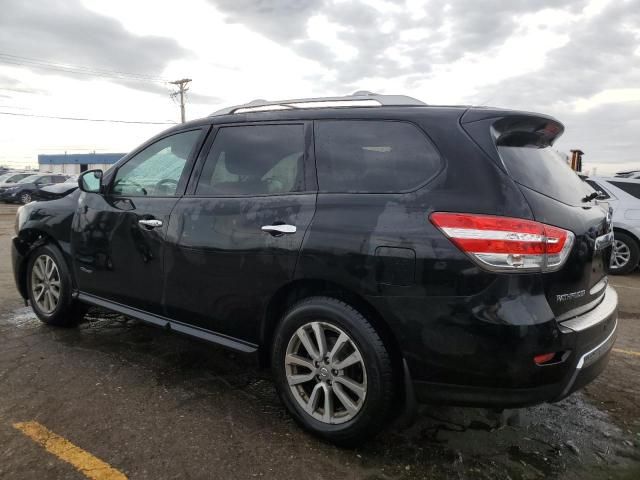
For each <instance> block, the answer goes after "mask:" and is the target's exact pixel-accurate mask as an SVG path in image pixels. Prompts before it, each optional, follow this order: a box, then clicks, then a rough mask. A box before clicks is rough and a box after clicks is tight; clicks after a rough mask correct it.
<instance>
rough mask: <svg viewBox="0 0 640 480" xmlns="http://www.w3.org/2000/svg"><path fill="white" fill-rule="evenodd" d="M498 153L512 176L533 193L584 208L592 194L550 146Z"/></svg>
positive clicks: (502, 148)
mask: <svg viewBox="0 0 640 480" xmlns="http://www.w3.org/2000/svg"><path fill="white" fill-rule="evenodd" d="M498 151H499V152H500V157H501V158H502V161H503V162H504V164H505V167H506V168H507V170H508V172H509V174H510V175H511V177H512V178H513V179H514V180H515V181H516V182H518V183H519V184H521V185H524V186H525V187H527V188H530V189H531V190H535V191H536V192H538V193H541V194H543V195H546V196H548V197H551V198H554V199H556V200H559V201H560V202H563V203H566V204H569V205H582V204H583V202H582V199H583V198H584V197H585V196H586V195H589V194H590V193H592V192H593V190H592V189H591V188H589V186H588V185H586V184H585V183H584V182H583V181H582V180H581V179H580V177H578V175H577V174H576V173H575V172H574V171H573V170H571V168H569V165H567V162H566V160H565V159H564V158H562V156H561V155H560V154H559V153H558V152H556V151H555V150H553V149H552V148H551V147H546V148H535V147H504V146H499V147H498Z"/></svg>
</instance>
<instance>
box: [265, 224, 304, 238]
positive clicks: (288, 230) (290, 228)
mask: <svg viewBox="0 0 640 480" xmlns="http://www.w3.org/2000/svg"><path fill="white" fill-rule="evenodd" d="M296 230H297V228H296V226H295V225H287V224H282V225H264V226H263V227H262V231H263V232H267V233H270V234H271V235H284V234H287V235H291V234H292V233H296Z"/></svg>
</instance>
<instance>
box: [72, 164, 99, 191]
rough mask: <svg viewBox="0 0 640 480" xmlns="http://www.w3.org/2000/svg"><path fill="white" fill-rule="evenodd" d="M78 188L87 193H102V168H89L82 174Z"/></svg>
mask: <svg viewBox="0 0 640 480" xmlns="http://www.w3.org/2000/svg"><path fill="white" fill-rule="evenodd" d="M78 188H79V189H80V190H82V191H83V192H87V193H102V170H89V171H87V172H84V173H83V174H81V175H80V177H78Z"/></svg>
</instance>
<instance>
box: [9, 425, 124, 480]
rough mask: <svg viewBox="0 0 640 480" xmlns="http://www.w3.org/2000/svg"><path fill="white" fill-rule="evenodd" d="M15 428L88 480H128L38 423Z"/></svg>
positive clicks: (15, 426) (106, 464)
mask: <svg viewBox="0 0 640 480" xmlns="http://www.w3.org/2000/svg"><path fill="white" fill-rule="evenodd" d="M13 427H14V428H16V429H18V430H20V431H21V432H22V433H24V434H25V435H26V436H27V437H29V438H30V439H31V440H33V441H34V442H36V443H38V444H40V445H41V446H43V447H44V448H45V450H47V452H49V453H52V454H54V455H55V456H56V457H58V458H59V459H60V460H63V461H65V462H67V463H70V464H71V465H73V466H74V467H75V468H77V469H78V470H79V471H80V472H81V473H83V474H84V475H85V476H86V477H87V478H90V479H92V480H127V476H126V475H125V474H123V473H121V472H119V471H118V470H116V469H115V468H113V467H112V466H111V465H109V464H108V463H105V462H103V461H102V460H100V459H99V458H96V457H94V456H93V455H91V454H90V453H89V452H86V451H85V450H83V449H81V448H80V447H76V446H75V445H74V444H73V443H71V442H70V441H69V440H67V439H66V438H63V437H61V436H60V435H56V434H55V433H53V432H52V431H51V430H49V429H48V428H47V427H45V426H43V425H40V424H39V423H38V422H23V423H14V424H13Z"/></svg>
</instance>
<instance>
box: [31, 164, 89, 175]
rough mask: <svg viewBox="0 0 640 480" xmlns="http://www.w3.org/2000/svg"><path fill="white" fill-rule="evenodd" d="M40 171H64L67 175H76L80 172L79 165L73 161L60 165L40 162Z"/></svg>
mask: <svg viewBox="0 0 640 480" xmlns="http://www.w3.org/2000/svg"><path fill="white" fill-rule="evenodd" d="M40 172H41V173H66V174H68V175H77V174H79V173H80V165H77V164H73V163H63V164H61V165H46V164H40Z"/></svg>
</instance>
